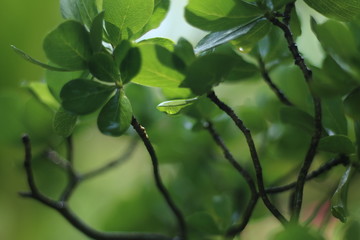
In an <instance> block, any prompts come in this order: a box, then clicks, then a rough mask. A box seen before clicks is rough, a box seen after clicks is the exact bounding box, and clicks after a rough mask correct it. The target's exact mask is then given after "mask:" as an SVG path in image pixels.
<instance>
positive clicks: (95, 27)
mask: <svg viewBox="0 0 360 240" xmlns="http://www.w3.org/2000/svg"><path fill="white" fill-rule="evenodd" d="M103 25H104V12H101V13H99V14H98V15H97V16H96V17H95V18H94V21H93V22H92V24H91V28H90V43H91V47H92V50H93V52H99V51H100V50H101V48H102V37H103Z"/></svg>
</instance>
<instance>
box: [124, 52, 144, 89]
mask: <svg viewBox="0 0 360 240" xmlns="http://www.w3.org/2000/svg"><path fill="white" fill-rule="evenodd" d="M140 68H141V53H140V50H139V48H137V47H133V48H131V49H129V51H128V52H127V54H126V56H125V58H124V60H123V61H122V63H121V64H120V73H121V80H122V82H123V84H126V83H128V82H130V80H131V79H133V78H134V77H135V76H136V75H137V74H138V73H139V71H140Z"/></svg>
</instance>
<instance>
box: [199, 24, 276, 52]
mask: <svg viewBox="0 0 360 240" xmlns="http://www.w3.org/2000/svg"><path fill="white" fill-rule="evenodd" d="M270 27H271V24H270V23H269V21H268V20H267V19H265V18H258V19H256V20H254V21H252V22H250V23H246V24H243V25H240V26H237V27H235V28H231V29H228V30H225V31H221V32H213V33H210V34H209V35H207V36H205V37H204V38H203V39H201V40H200V42H199V43H198V45H197V46H196V48H195V52H198V53H199V52H203V51H206V50H208V49H211V48H214V47H216V46H219V45H221V44H224V43H226V42H229V41H233V44H234V45H236V46H237V47H238V48H241V49H243V50H245V49H248V48H251V47H252V46H253V45H255V44H256V43H257V41H259V40H260V39H261V38H263V37H264V36H265V35H266V34H267V33H268V32H269V30H270Z"/></svg>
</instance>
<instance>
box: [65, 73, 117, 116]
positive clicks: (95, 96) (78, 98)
mask: <svg viewBox="0 0 360 240" xmlns="http://www.w3.org/2000/svg"><path fill="white" fill-rule="evenodd" d="M114 89H115V88H114V87H112V86H107V85H104V84H101V83H98V82H95V81H92V80H87V79H75V80H72V81H70V82H68V83H67V84H65V86H64V87H63V89H62V90H61V92H60V98H61V100H62V103H61V104H62V106H63V107H64V109H65V110H67V111H69V112H73V113H76V114H79V115H84V114H88V113H91V112H94V111H95V110H96V109H98V108H100V107H101V106H102V105H103V104H104V103H105V102H106V100H107V99H108V97H109V96H110V94H111V93H112V92H113V91H114Z"/></svg>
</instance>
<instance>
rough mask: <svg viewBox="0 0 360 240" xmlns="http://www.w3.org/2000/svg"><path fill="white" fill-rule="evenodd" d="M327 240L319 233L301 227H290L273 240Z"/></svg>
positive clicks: (272, 239)
mask: <svg viewBox="0 0 360 240" xmlns="http://www.w3.org/2000/svg"><path fill="white" fill-rule="evenodd" d="M289 239H291V240H305V239H306V240H325V239H324V238H323V237H322V236H321V235H320V234H319V233H318V232H315V231H312V230H311V229H310V228H308V227H303V226H301V225H294V224H292V225H289V226H287V227H286V228H285V229H284V230H282V231H281V232H279V233H277V234H276V235H275V236H273V237H272V238H271V240H289Z"/></svg>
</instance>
